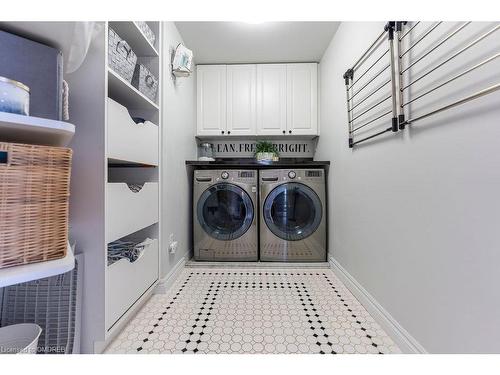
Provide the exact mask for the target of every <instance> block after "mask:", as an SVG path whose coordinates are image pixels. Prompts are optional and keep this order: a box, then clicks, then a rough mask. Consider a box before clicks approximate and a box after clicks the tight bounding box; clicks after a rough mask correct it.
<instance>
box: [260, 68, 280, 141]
mask: <svg viewBox="0 0 500 375" xmlns="http://www.w3.org/2000/svg"><path fill="white" fill-rule="evenodd" d="M285 133H286V65H285V64H260V65H257V134H259V135H283V134H285Z"/></svg>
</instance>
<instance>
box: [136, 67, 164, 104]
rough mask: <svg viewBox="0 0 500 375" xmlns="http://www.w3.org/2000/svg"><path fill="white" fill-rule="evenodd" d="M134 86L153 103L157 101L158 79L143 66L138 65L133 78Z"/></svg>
mask: <svg viewBox="0 0 500 375" xmlns="http://www.w3.org/2000/svg"><path fill="white" fill-rule="evenodd" d="M132 86H134V87H136V88H137V89H138V90H139V91H140V92H142V93H143V94H144V95H146V96H147V97H148V98H149V99H151V100H152V101H155V100H156V93H157V91H158V79H157V78H156V77H155V76H154V75H153V73H151V72H150V70H149V69H148V68H146V67H145V66H144V65H142V64H137V66H136V67H135V71H134V77H133V78H132Z"/></svg>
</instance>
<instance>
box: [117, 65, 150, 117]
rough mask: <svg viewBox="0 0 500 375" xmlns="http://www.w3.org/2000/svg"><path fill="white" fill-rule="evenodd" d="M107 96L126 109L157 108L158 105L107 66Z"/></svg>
mask: <svg viewBox="0 0 500 375" xmlns="http://www.w3.org/2000/svg"><path fill="white" fill-rule="evenodd" d="M108 92H109V94H108V96H109V97H110V98H111V99H114V100H115V101H117V102H118V103H120V104H122V105H124V106H125V107H127V108H128V109H144V110H149V111H154V110H159V109H160V106H159V105H158V104H156V103H155V102H153V101H152V100H151V99H149V98H148V97H146V96H145V95H144V94H143V93H141V92H140V91H139V90H137V89H136V88H135V87H133V86H132V85H131V84H130V83H128V82H127V81H125V80H124V79H123V78H122V77H120V76H119V75H118V73H116V72H115V71H113V69H111V68H108Z"/></svg>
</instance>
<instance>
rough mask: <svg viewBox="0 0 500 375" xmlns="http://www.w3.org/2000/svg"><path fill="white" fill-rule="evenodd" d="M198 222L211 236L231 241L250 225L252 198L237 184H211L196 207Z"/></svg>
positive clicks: (251, 220)
mask: <svg viewBox="0 0 500 375" xmlns="http://www.w3.org/2000/svg"><path fill="white" fill-rule="evenodd" d="M197 213H198V222H199V223H200V225H201V227H202V228H203V230H204V231H205V232H206V233H207V234H208V235H210V236H211V237H212V238H215V239H217V240H221V241H230V240H235V239H237V238H239V237H241V236H243V235H244V234H245V232H246V231H247V230H248V228H250V226H251V225H252V222H253V217H254V207H253V203H252V199H251V198H250V196H249V195H248V193H247V192H246V191H245V190H243V189H242V188H241V187H239V186H237V185H233V184H228V183H220V184H216V185H213V186H211V187H210V188H208V189H207V190H205V191H204V192H203V194H202V195H201V196H200V199H199V200H198V206H197Z"/></svg>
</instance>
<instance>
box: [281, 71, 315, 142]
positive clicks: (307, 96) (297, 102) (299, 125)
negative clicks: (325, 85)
mask: <svg viewBox="0 0 500 375" xmlns="http://www.w3.org/2000/svg"><path fill="white" fill-rule="evenodd" d="M287 133H288V134H292V135H311V134H318V65H317V64H287Z"/></svg>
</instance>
